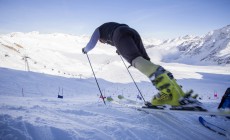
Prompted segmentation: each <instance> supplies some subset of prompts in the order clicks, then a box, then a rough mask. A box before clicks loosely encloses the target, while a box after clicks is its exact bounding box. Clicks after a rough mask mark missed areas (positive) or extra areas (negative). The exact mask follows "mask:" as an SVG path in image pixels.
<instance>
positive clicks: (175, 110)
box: [137, 106, 230, 116]
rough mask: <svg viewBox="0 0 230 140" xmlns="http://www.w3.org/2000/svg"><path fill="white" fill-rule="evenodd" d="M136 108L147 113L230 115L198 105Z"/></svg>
mask: <svg viewBox="0 0 230 140" xmlns="http://www.w3.org/2000/svg"><path fill="white" fill-rule="evenodd" d="M137 110H140V111H145V112H149V113H156V112H168V113H185V114H197V115H198V114H199V115H204V116H205V115H206V116H230V114H229V113H225V112H221V111H208V110H206V109H203V108H201V107H199V106H195V107H183V106H179V107H147V106H142V107H139V108H138V107H137Z"/></svg>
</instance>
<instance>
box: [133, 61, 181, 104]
mask: <svg viewBox="0 0 230 140" xmlns="http://www.w3.org/2000/svg"><path fill="white" fill-rule="evenodd" d="M132 65H133V66H134V67H135V68H137V69H138V70H139V71H141V72H142V73H143V74H145V75H146V76H147V77H149V79H150V80H151V81H152V83H153V85H154V86H155V87H156V88H157V89H158V90H159V93H158V94H157V95H155V96H154V97H153V99H152V100H151V104H152V105H153V106H162V105H165V104H167V105H171V106H180V105H181V104H180V100H181V99H183V97H184V95H185V94H184V92H183V91H182V89H181V87H180V86H179V85H178V84H177V82H176V80H175V79H174V77H173V75H172V73H170V72H168V71H166V70H165V69H164V68H163V67H161V66H159V65H155V64H153V63H152V62H151V61H148V60H146V59H144V58H143V57H137V58H135V59H134V60H133V61H132Z"/></svg>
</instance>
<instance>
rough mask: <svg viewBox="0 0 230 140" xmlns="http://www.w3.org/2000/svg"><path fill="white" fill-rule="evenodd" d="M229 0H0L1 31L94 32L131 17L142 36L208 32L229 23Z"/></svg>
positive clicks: (157, 36)
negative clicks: (99, 27)
mask: <svg viewBox="0 0 230 140" xmlns="http://www.w3.org/2000/svg"><path fill="white" fill-rule="evenodd" d="M229 13H230V0H0V34H5V33H10V32H31V31H39V32H41V33H54V32H60V33H67V34H73V35H83V34H84V35H91V34H92V32H93V31H94V29H95V28H96V27H98V26H99V25H101V24H102V23H104V22H108V21H115V22H120V23H126V24H128V25H129V26H131V27H133V28H134V29H136V30H137V31H138V32H139V33H140V34H141V36H142V37H152V38H158V39H167V38H174V37H179V36H184V35H187V34H191V35H203V34H206V33H207V32H208V31H211V30H214V29H218V28H221V27H224V26H226V25H229V24H230V14H229Z"/></svg>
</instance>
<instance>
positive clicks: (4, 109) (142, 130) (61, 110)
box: [0, 96, 230, 140]
mask: <svg viewBox="0 0 230 140" xmlns="http://www.w3.org/2000/svg"><path fill="white" fill-rule="evenodd" d="M78 100H79V99H75V98H73V99H53V98H44V97H43V98H41V97H38V98H33V97H18V98H16V99H15V98H14V97H10V96H1V99H0V110H1V113H0V124H1V125H0V130H1V133H0V137H1V139H16V138H17V139H35V140H36V139H37V140H38V139H47V140H50V139H54V140H56V139H60V140H61V139H105V140H106V139H117V140H118V139H130V140H131V139H136V140H141V139H146V140H152V139H164V140H171V139H178V140H180V139H181V140H184V139H186V140H190V139H191V140H192V139H193V140H194V139H209V140H212V139H213V140H215V139H218V140H221V139H225V137H223V136H219V135H218V134H215V133H210V132H208V131H206V130H205V128H203V127H202V126H201V125H199V122H198V120H197V118H198V115H193V116H191V115H179V114H171V113H162V112H158V113H153V114H147V113H146V112H143V111H138V110H135V109H132V108H127V107H124V106H121V105H119V104H113V103H107V106H105V105H103V103H102V102H101V101H99V102H98V101H92V100H87V99H83V100H79V102H78ZM9 101H11V102H9ZM16 101H17V102H16ZM178 117H179V118H178ZM227 123H228V125H229V124H230V123H229V121H228V122H227Z"/></svg>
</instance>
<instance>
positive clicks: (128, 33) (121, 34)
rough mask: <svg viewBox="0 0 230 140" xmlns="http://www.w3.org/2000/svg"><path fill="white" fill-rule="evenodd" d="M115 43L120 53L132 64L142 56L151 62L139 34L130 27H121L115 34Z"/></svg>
mask: <svg viewBox="0 0 230 140" xmlns="http://www.w3.org/2000/svg"><path fill="white" fill-rule="evenodd" d="M113 42H114V45H115V46H116V48H117V50H118V52H119V53H120V54H121V55H122V56H123V57H124V58H125V59H126V60H127V61H128V62H129V63H130V64H132V60H133V59H135V58H137V57H139V56H142V57H143V58H145V59H146V60H150V58H149V56H148V55H147V53H146V50H145V48H144V45H143V43H142V40H141V37H140V35H139V34H138V32H137V31H136V30H134V29H132V28H130V27H129V26H120V27H118V28H117V29H115V31H114V32H113Z"/></svg>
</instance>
